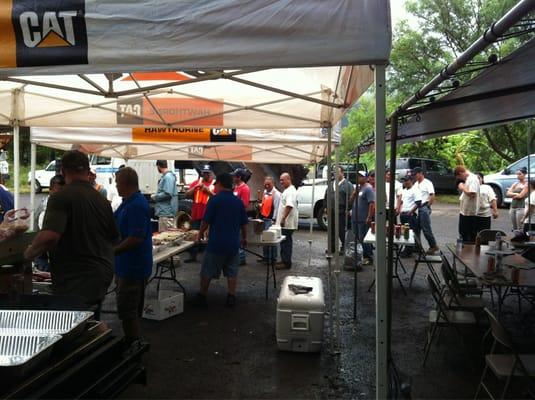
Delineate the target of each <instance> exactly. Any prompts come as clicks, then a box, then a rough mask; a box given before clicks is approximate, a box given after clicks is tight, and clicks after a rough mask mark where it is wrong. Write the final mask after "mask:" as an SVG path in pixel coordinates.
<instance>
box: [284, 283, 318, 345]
mask: <svg viewBox="0 0 535 400" xmlns="http://www.w3.org/2000/svg"><path fill="white" fill-rule="evenodd" d="M292 284H293V285H299V286H305V287H311V288H312V290H311V291H310V292H309V293H306V294H295V293H294V292H292V291H291V290H290V289H289V285H292ZM324 315H325V297H324V295H323V284H322V282H321V279H320V278H314V277H307V276H287V277H286V278H284V281H283V282H282V287H281V291H280V294H279V298H278V299H277V346H278V347H279V349H280V350H286V351H299V352H318V351H320V350H321V344H322V342H323V321H324Z"/></svg>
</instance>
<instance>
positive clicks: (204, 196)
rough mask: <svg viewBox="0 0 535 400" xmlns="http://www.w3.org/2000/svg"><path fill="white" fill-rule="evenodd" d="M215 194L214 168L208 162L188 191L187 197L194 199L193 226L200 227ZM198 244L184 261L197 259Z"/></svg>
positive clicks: (192, 208) (194, 227)
mask: <svg viewBox="0 0 535 400" xmlns="http://www.w3.org/2000/svg"><path fill="white" fill-rule="evenodd" d="M213 195H214V180H213V178H212V169H211V168H210V166H209V165H208V164H206V165H203V167H202V169H201V176H200V177H199V179H197V180H196V181H194V182H193V183H192V184H191V185H190V186H189V190H188V191H187V192H186V197H187V198H188V199H192V200H193V204H192V205H191V228H192V229H197V230H198V229H199V228H200V227H201V221H202V219H203V217H204V213H205V212H206V205H207V204H208V201H209V200H210V197H212V196H213ZM198 250H199V249H198V248H197V246H194V247H192V248H191V251H190V254H191V257H190V258H189V259H187V260H185V261H184V262H186V263H190V262H195V261H197V253H198Z"/></svg>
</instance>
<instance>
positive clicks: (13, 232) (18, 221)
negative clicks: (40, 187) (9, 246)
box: [0, 208, 30, 242]
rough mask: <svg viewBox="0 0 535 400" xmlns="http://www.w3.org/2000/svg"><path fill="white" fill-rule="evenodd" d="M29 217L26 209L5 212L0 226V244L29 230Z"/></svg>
mask: <svg viewBox="0 0 535 400" xmlns="http://www.w3.org/2000/svg"><path fill="white" fill-rule="evenodd" d="M29 217H30V213H29V212H28V210H27V209H26V208H21V209H18V210H10V211H8V212H6V213H5V214H4V220H3V221H2V223H1V224H0V242H1V241H4V240H7V239H10V238H12V237H15V236H20V235H22V234H23V233H24V232H26V231H27V230H28V228H29Z"/></svg>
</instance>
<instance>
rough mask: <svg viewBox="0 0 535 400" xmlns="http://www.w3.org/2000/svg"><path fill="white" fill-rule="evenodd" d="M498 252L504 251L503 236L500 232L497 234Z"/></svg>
mask: <svg viewBox="0 0 535 400" xmlns="http://www.w3.org/2000/svg"><path fill="white" fill-rule="evenodd" d="M496 250H498V251H501V250H502V235H501V233H500V232H498V233H497V234H496Z"/></svg>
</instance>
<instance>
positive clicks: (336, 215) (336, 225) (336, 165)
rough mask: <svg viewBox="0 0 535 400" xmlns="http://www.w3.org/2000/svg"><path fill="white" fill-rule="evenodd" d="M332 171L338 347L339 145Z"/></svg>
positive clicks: (336, 149)
mask: <svg viewBox="0 0 535 400" xmlns="http://www.w3.org/2000/svg"><path fill="white" fill-rule="evenodd" d="M334 154H335V155H334V173H333V186H334V230H333V235H334V301H335V303H334V304H335V309H336V325H335V328H336V329H335V337H336V348H337V349H339V348H340V287H339V283H340V238H339V236H338V232H340V198H339V194H340V187H339V185H338V169H339V168H340V146H336V148H335V149H334Z"/></svg>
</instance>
